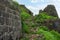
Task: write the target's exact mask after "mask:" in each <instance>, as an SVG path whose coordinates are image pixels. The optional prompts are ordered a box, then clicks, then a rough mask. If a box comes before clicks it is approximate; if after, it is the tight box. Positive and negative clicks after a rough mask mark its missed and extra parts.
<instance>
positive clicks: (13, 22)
mask: <svg viewBox="0 0 60 40" xmlns="http://www.w3.org/2000/svg"><path fill="white" fill-rule="evenodd" d="M10 2H11V0H10V1H9V0H0V40H19V38H20V36H21V21H20V17H19V11H16V10H13V9H11V8H9V7H8V5H10Z"/></svg>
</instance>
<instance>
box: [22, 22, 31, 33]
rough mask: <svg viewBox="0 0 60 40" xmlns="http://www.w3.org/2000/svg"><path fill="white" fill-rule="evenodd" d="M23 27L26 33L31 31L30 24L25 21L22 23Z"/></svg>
mask: <svg viewBox="0 0 60 40" xmlns="http://www.w3.org/2000/svg"><path fill="white" fill-rule="evenodd" d="M22 28H23V32H25V33H29V32H30V29H29V26H28V25H27V24H26V23H24V22H23V23H22Z"/></svg>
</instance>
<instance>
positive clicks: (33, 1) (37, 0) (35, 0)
mask: <svg viewBox="0 0 60 40" xmlns="http://www.w3.org/2000/svg"><path fill="white" fill-rule="evenodd" d="M30 1H31V3H37V2H39V0H30Z"/></svg>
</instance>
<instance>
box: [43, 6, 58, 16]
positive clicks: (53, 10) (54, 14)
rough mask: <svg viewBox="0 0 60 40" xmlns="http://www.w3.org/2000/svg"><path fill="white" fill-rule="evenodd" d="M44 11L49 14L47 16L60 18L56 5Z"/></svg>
mask: <svg viewBox="0 0 60 40" xmlns="http://www.w3.org/2000/svg"><path fill="white" fill-rule="evenodd" d="M43 11H44V12H47V14H48V15H50V16H55V17H58V14H57V11H56V8H55V6H54V5H48V6H47V7H46V8H45V9H44V10H43Z"/></svg>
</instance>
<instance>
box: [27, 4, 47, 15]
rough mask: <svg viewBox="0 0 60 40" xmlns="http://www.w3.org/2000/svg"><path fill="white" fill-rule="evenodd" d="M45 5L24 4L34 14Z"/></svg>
mask: <svg viewBox="0 0 60 40" xmlns="http://www.w3.org/2000/svg"><path fill="white" fill-rule="evenodd" d="M46 6H47V5H38V6H35V7H34V6H26V7H27V8H28V9H30V10H31V11H32V12H33V13H34V14H33V15H36V14H38V13H39V10H41V9H42V10H43V9H44V8H45V7H46Z"/></svg>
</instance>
